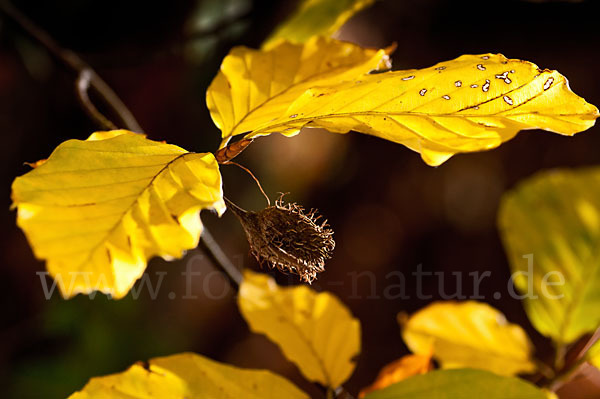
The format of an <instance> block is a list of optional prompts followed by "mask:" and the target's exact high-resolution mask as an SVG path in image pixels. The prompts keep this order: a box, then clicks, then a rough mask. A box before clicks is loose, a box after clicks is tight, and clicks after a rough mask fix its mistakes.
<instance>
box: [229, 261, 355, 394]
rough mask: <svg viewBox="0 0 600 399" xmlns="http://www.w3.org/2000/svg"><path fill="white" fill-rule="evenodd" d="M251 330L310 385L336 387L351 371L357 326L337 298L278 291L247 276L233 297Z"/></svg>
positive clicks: (263, 278) (261, 277) (304, 290)
mask: <svg viewBox="0 0 600 399" xmlns="http://www.w3.org/2000/svg"><path fill="white" fill-rule="evenodd" d="M238 306H239V308H240V311H241V313H242V315H243V316H244V318H245V319H246V321H247V322H248V324H249V325H250V328H251V329H252V331H254V332H257V333H261V334H265V335H266V336H267V337H268V338H269V339H270V340H272V341H273V342H275V343H276V344H277V345H279V347H280V348H281V351H282V352H283V354H284V355H285V356H286V357H287V358H288V360H290V361H291V362H293V363H295V364H296V365H297V366H298V368H299V369H300V371H301V372H302V374H303V375H304V376H305V377H306V378H307V379H308V380H310V381H313V382H319V383H321V384H323V385H325V386H328V387H331V388H337V387H338V386H340V385H341V384H342V383H343V382H344V381H346V380H347V379H348V378H349V377H350V375H351V374H352V372H353V371H354V368H355V366H356V363H355V362H356V356H358V354H359V353H360V323H359V321H358V320H357V319H355V318H353V317H352V314H351V313H350V311H349V310H348V308H347V307H346V306H344V305H343V304H342V303H341V302H340V300H339V299H337V298H336V297H335V296H333V295H332V294H330V293H327V292H323V293H316V292H315V291H313V290H311V289H310V288H309V287H307V286H305V285H300V286H296V287H279V286H278V285H277V284H276V283H275V280H273V279H272V278H271V277H269V276H267V275H265V274H257V273H253V272H250V271H247V272H246V273H245V274H244V280H243V282H242V284H241V286H240V293H239V297H238Z"/></svg>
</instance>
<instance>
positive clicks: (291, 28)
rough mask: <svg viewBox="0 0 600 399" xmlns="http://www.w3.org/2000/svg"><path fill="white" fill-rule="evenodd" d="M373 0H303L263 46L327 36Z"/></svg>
mask: <svg viewBox="0 0 600 399" xmlns="http://www.w3.org/2000/svg"><path fill="white" fill-rule="evenodd" d="M373 3H374V0H303V1H301V2H300V4H299V6H298V8H297V9H296V11H295V12H294V13H293V14H292V15H290V17H289V18H288V19H287V20H286V21H285V22H283V23H282V24H281V25H279V26H278V27H277V29H275V31H274V32H273V34H271V36H269V38H268V39H267V40H266V41H265V42H264V43H263V48H265V49H269V48H271V47H273V45H274V44H276V43H278V42H280V41H281V40H288V41H290V42H293V43H304V42H305V41H307V40H308V39H309V38H311V37H312V36H317V35H322V36H330V35H332V34H333V33H335V32H336V31H337V30H338V29H340V28H341V27H342V25H344V23H346V21H347V20H349V19H350V18H351V17H352V16H353V15H354V14H356V13H358V12H359V11H361V10H362V9H364V8H366V7H368V6H370V5H371V4H373Z"/></svg>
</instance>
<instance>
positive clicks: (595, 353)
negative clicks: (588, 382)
mask: <svg viewBox="0 0 600 399" xmlns="http://www.w3.org/2000/svg"><path fill="white" fill-rule="evenodd" d="M587 359H588V361H589V362H590V363H591V364H592V365H594V366H595V367H596V368H597V369H599V370H600V341H597V342H596V343H595V344H594V345H593V346H592V347H591V348H590V350H589V352H588V353H587Z"/></svg>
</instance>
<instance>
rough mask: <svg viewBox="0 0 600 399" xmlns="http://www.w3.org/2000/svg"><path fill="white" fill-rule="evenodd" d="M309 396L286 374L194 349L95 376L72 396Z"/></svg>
mask: <svg viewBox="0 0 600 399" xmlns="http://www.w3.org/2000/svg"><path fill="white" fill-rule="evenodd" d="M106 398H110V399H168V398H189V399H196V398H198V399H199V398H202V399H213V398H214V399H217V398H219V399H221V398H232V399H233V398H235V399H239V398H244V399H246V398H247V399H281V398H286V399H287V398H289V399H309V396H308V395H307V394H305V393H304V392H302V391H301V390H299V389H298V388H296V386H294V384H292V383H291V382H289V381H288V380H286V379H285V378H283V377H280V376H278V375H276V374H273V373H271V372H270V371H266V370H248V369H241V368H237V367H233V366H229V365H226V364H222V363H218V362H215V361H213V360H210V359H207V358H205V357H203V356H200V355H196V354H193V353H181V354H178V355H173V356H168V357H160V358H156V359H153V360H150V362H149V364H148V365H147V366H145V365H143V364H135V365H133V366H131V367H130V368H129V369H128V370H127V371H124V372H122V373H118V374H112V375H108V376H105V377H96V378H92V379H91V380H90V381H89V382H88V383H87V385H86V386H85V387H84V388H83V389H82V390H81V391H79V392H75V393H74V394H72V395H71V396H70V397H69V399H106Z"/></svg>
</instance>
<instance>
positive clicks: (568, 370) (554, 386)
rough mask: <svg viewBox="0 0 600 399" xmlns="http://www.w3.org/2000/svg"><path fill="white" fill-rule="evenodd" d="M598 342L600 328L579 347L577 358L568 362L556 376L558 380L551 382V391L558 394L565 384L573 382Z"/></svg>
mask: <svg viewBox="0 0 600 399" xmlns="http://www.w3.org/2000/svg"><path fill="white" fill-rule="evenodd" d="M598 340H600V327H598V328H597V329H596V331H594V333H593V334H592V335H590V336H589V338H587V339H585V341H584V342H583V344H582V345H581V346H580V349H579V346H578V349H576V350H577V352H576V354H575V356H573V358H572V360H570V361H569V362H568V363H569V365H568V366H566V367H565V369H564V370H563V371H562V372H561V373H560V374H558V375H557V376H556V378H554V379H553V380H551V381H550V383H549V384H548V385H549V388H550V390H551V391H553V392H556V391H558V390H559V389H560V388H562V387H563V386H564V385H565V384H567V383H569V382H570V381H572V379H573V377H575V376H576V375H577V374H578V373H579V371H581V369H582V367H583V366H584V365H585V363H586V361H587V357H586V354H587V352H588V351H589V350H590V348H591V347H592V346H593V345H594V344H595V343H596V342H598Z"/></svg>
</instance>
